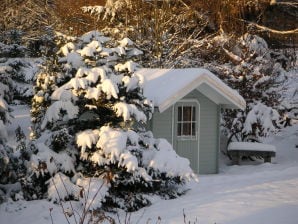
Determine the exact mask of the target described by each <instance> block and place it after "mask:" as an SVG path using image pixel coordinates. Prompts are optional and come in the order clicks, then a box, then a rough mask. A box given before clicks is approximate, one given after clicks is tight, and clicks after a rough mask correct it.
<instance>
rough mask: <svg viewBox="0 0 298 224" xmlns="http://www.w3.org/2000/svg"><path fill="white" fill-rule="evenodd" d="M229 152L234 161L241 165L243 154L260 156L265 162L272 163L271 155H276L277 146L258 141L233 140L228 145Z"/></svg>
mask: <svg viewBox="0 0 298 224" xmlns="http://www.w3.org/2000/svg"><path fill="white" fill-rule="evenodd" d="M228 153H229V155H230V156H231V157H232V162H233V164H235V165H239V164H240V161H241V158H242V157H243V156H259V157H262V158H264V162H265V163H266V162H269V163H271V157H275V155H276V150H275V146H273V145H268V144H263V143H256V142H231V143H230V144H229V146H228Z"/></svg>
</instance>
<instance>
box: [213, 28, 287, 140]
mask: <svg viewBox="0 0 298 224" xmlns="http://www.w3.org/2000/svg"><path fill="white" fill-rule="evenodd" d="M228 41H231V40H228V39H227V40H226V42H225V43H224V44H222V47H223V49H224V52H225V55H226V56H227V58H228V60H229V61H230V63H226V64H224V65H220V66H216V67H213V69H215V70H216V71H215V72H216V73H217V74H218V75H219V76H220V78H222V79H223V80H224V81H225V82H226V83H228V85H230V86H231V87H233V88H234V89H236V90H238V91H239V93H240V95H241V96H243V97H244V99H245V100H246V103H247V104H246V105H247V106H246V109H245V110H244V111H237V110H226V111H224V113H223V126H224V130H225V131H226V133H227V135H228V136H229V137H230V138H231V140H234V141H250V140H253V141H260V137H262V136H266V135H268V134H269V133H271V132H275V131H276V130H278V129H279V128H280V124H281V122H282V116H281V115H280V112H281V111H280V110H279V104H280V101H281V93H282V92H283V91H284V89H283V85H282V84H283V83H284V81H285V80H286V77H285V71H284V70H283V69H282V67H281V66H279V63H278V62H276V61H275V60H274V59H273V58H272V57H271V54H270V53H271V51H270V49H269V48H268V46H267V43H266V42H265V40H263V39H262V38H260V37H258V36H256V35H251V34H245V35H243V36H241V37H240V38H238V39H237V40H235V43H234V44H233V45H232V46H229V44H228ZM234 137H235V138H234Z"/></svg>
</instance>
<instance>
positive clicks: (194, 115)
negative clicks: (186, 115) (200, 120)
mask: <svg viewBox="0 0 298 224" xmlns="http://www.w3.org/2000/svg"><path fill="white" fill-rule="evenodd" d="M192 121H196V107H192Z"/></svg>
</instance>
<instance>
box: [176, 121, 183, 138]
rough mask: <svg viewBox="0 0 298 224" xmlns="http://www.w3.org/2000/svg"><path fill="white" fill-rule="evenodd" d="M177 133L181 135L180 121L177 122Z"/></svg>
mask: <svg viewBox="0 0 298 224" xmlns="http://www.w3.org/2000/svg"><path fill="white" fill-rule="evenodd" d="M177 135H178V136H181V135H182V133H181V123H178V126H177Z"/></svg>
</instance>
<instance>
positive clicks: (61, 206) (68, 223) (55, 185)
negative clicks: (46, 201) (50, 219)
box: [52, 179, 70, 224]
mask: <svg viewBox="0 0 298 224" xmlns="http://www.w3.org/2000/svg"><path fill="white" fill-rule="evenodd" d="M52 181H53V184H54V187H55V189H56V192H57V195H58V197H59V200H60V206H61V207H62V210H63V214H64V217H65V219H66V221H67V223H68V224H70V222H69V220H68V218H67V216H66V214H65V212H64V211H65V210H64V206H63V204H62V199H61V196H60V194H59V191H58V189H57V186H56V183H55V181H54V180H53V179H52Z"/></svg>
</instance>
